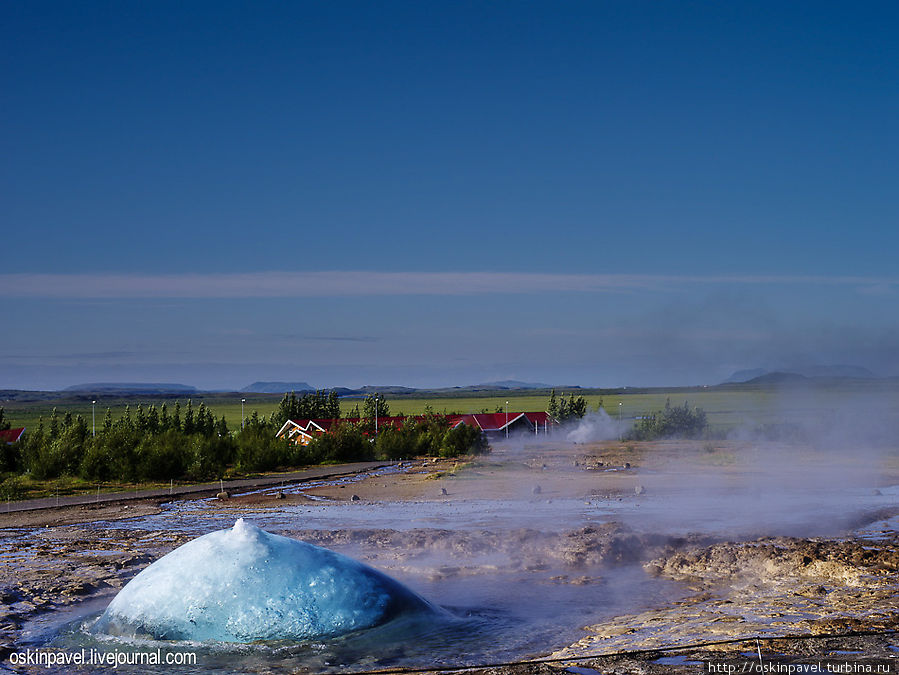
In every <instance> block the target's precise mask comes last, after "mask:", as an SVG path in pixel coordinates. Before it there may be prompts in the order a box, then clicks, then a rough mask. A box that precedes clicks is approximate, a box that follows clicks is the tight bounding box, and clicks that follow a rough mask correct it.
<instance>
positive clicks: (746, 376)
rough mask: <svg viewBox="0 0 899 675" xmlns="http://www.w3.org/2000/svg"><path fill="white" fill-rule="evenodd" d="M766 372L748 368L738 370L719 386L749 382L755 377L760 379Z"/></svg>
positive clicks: (761, 369) (760, 369) (762, 369)
mask: <svg viewBox="0 0 899 675" xmlns="http://www.w3.org/2000/svg"><path fill="white" fill-rule="evenodd" d="M767 372H768V371H767V370H765V369H764V368H750V369H748V370H738V371H736V372H735V373H733V374H732V375H731V376H730V377H729V378H727V379H726V380H724V382H722V383H721V384H736V383H738V382H749V380H754V379H755V378H757V377H761V376H762V375H764V374H765V373H767Z"/></svg>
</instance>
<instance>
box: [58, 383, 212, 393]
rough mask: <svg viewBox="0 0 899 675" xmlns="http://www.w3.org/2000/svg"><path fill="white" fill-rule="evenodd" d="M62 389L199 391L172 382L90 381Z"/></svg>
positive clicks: (131, 391) (122, 391) (125, 391)
mask: <svg viewBox="0 0 899 675" xmlns="http://www.w3.org/2000/svg"><path fill="white" fill-rule="evenodd" d="M62 391H80V392H85V393H96V392H101V391H102V392H110V393H137V394H145V393H153V394H156V393H169V392H171V393H191V392H195V391H197V388H196V387H190V386H188V385H186V384H171V383H169V382H89V383H87V384H74V385H72V386H71V387H66V388H65V389H63V390H62Z"/></svg>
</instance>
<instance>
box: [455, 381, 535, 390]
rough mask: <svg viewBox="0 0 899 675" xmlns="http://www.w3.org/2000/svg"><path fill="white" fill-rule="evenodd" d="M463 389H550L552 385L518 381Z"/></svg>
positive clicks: (485, 384)
mask: <svg viewBox="0 0 899 675" xmlns="http://www.w3.org/2000/svg"><path fill="white" fill-rule="evenodd" d="M463 389H552V385H549V384H543V383H542V382H521V381H520V380H497V381H496V382H483V383H481V384H474V385H471V386H470V387H463Z"/></svg>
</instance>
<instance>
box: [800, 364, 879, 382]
mask: <svg viewBox="0 0 899 675" xmlns="http://www.w3.org/2000/svg"><path fill="white" fill-rule="evenodd" d="M791 370H793V371H794V372H797V373H799V374H800V375H805V376H806V377H856V378H861V379H872V378H875V377H877V375H875V374H874V373H872V372H871V371H870V370H868V369H867V368H862V367H861V366H841V365H837V366H807V367H805V368H795V369H791Z"/></svg>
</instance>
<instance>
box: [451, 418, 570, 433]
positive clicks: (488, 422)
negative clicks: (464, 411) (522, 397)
mask: <svg viewBox="0 0 899 675" xmlns="http://www.w3.org/2000/svg"><path fill="white" fill-rule="evenodd" d="M555 423H556V421H555V420H554V419H553V418H552V417H550V416H549V415H548V414H547V413H545V412H522V413H505V412H501V413H479V414H475V415H453V416H451V418H450V426H452V427H457V426H459V425H460V424H467V425H469V426H472V427H476V428H478V429H480V430H481V431H483V432H484V433H485V434H487V435H488V436H494V437H496V436H505V435H509V434H513V433H514V434H517V433H522V432H523V433H528V434H535V435H537V434H541V433H543V434H546V433H549V430H550V428H551V427H552V426H553V425H554V424H555Z"/></svg>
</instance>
